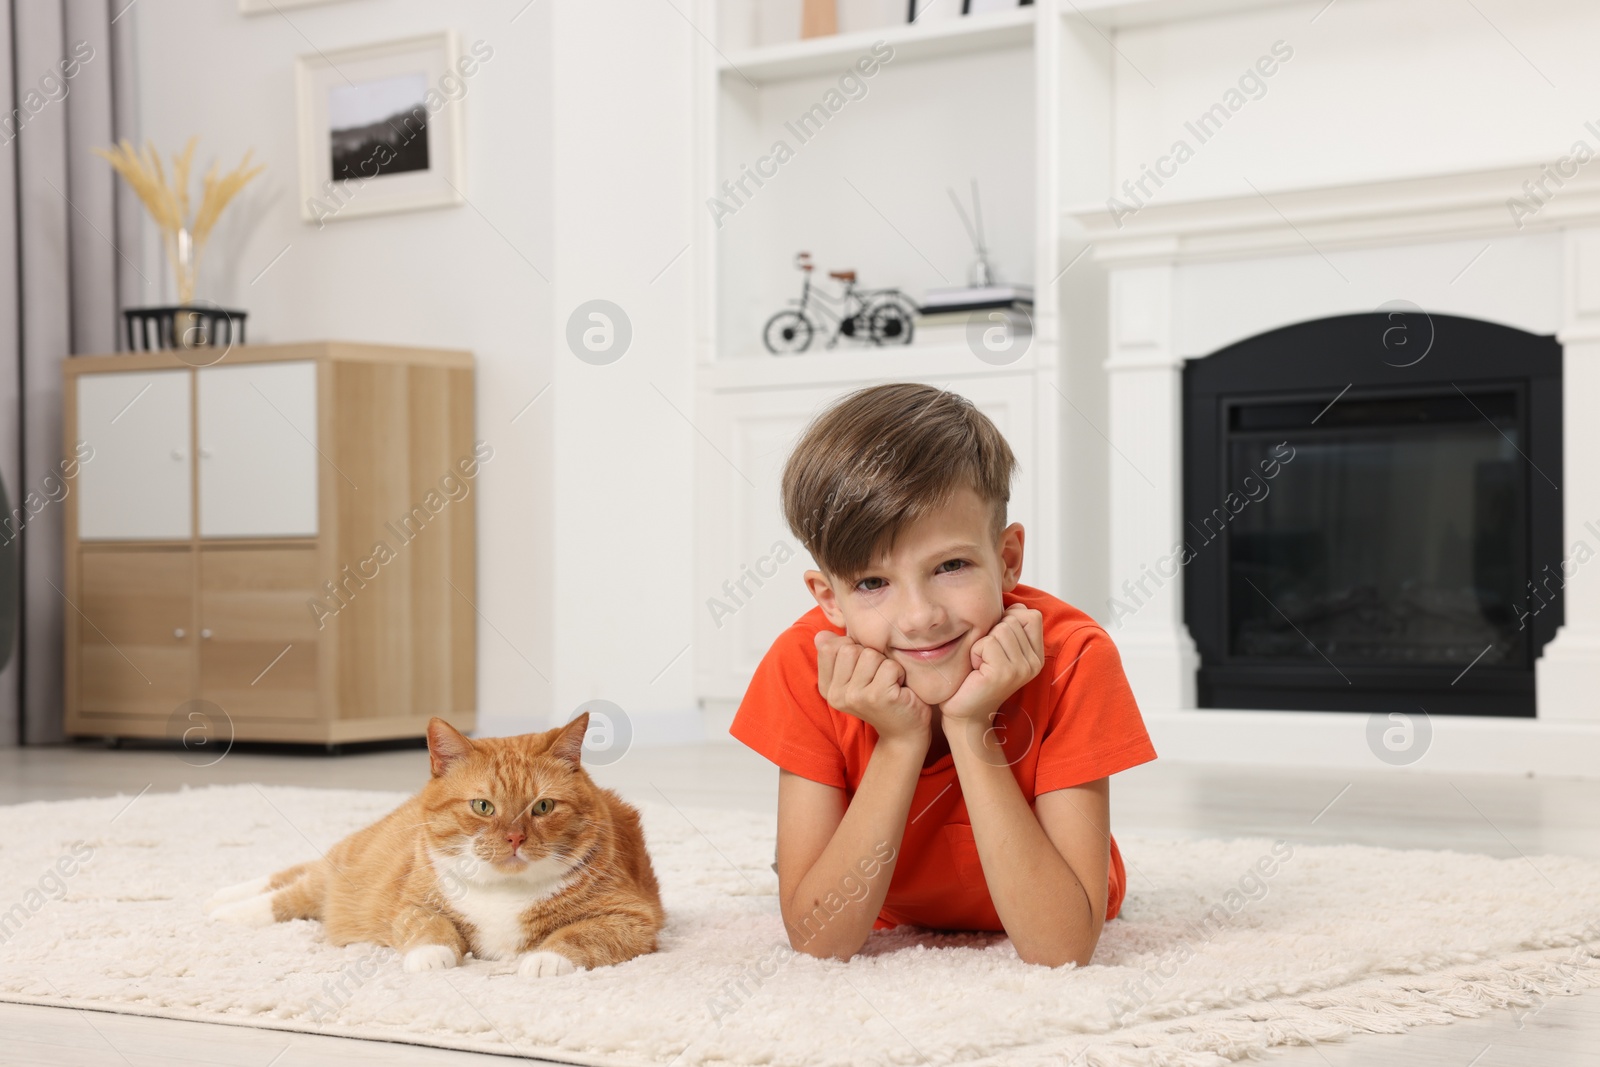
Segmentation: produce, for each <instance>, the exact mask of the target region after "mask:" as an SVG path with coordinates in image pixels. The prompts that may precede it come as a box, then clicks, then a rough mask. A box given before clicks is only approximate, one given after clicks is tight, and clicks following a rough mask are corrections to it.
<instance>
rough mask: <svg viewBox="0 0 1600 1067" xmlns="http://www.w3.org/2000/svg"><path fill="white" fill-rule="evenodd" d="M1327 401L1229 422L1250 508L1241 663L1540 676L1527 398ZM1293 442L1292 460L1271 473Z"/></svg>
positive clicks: (1244, 532)
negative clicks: (1528, 624) (1534, 628)
mask: <svg viewBox="0 0 1600 1067" xmlns="http://www.w3.org/2000/svg"><path fill="white" fill-rule="evenodd" d="M1321 407H1322V404H1321V403H1317V404H1312V405H1309V406H1308V405H1306V404H1302V403H1297V402H1289V403H1274V404H1263V403H1253V404H1248V405H1246V404H1241V405H1238V406H1235V407H1233V408H1232V409H1231V410H1230V412H1229V421H1228V426H1229V432H1228V445H1227V449H1226V453H1225V454H1226V456H1227V461H1226V462H1227V466H1228V473H1227V477H1226V479H1225V482H1224V484H1226V485H1229V486H1235V487H1240V486H1242V487H1244V488H1243V490H1241V492H1240V493H1239V496H1238V498H1237V499H1243V500H1245V504H1244V506H1243V508H1242V510H1240V511H1239V512H1238V514H1236V515H1234V516H1232V518H1231V520H1230V521H1228V523H1227V530H1228V561H1229V568H1228V572H1229V577H1228V583H1227V619H1228V634H1227V636H1228V654H1229V656H1230V657H1233V658H1245V659H1253V660H1254V659H1262V658H1270V659H1274V660H1278V661H1280V662H1282V661H1286V660H1287V661H1294V660H1306V661H1311V662H1315V663H1319V664H1320V663H1323V662H1324V660H1323V657H1324V656H1325V657H1327V660H1329V661H1331V662H1332V663H1334V664H1335V665H1337V666H1347V665H1348V666H1400V665H1406V666H1457V665H1459V666H1460V667H1463V668H1465V667H1466V666H1467V665H1468V664H1474V665H1475V666H1476V667H1488V666H1496V665H1499V666H1508V667H1527V666H1529V664H1530V663H1531V656H1530V652H1529V647H1528V644H1527V633H1528V631H1527V630H1526V629H1525V628H1523V627H1521V626H1519V622H1520V621H1521V620H1520V612H1519V610H1518V609H1519V608H1520V609H1521V611H1523V612H1525V611H1526V610H1528V609H1527V607H1526V606H1525V604H1524V602H1525V601H1526V600H1527V599H1528V597H1527V583H1528V580H1529V575H1528V573H1527V570H1528V567H1527V563H1526V561H1527V559H1528V558H1529V557H1528V550H1527V536H1528V534H1527V528H1526V523H1527V514H1528V510H1527V486H1526V484H1525V481H1524V479H1525V478H1526V477H1528V476H1529V474H1528V471H1527V463H1526V461H1525V460H1524V459H1523V457H1522V455H1521V454H1520V453H1519V449H1523V448H1525V445H1524V442H1523V441H1521V440H1520V439H1519V428H1518V427H1519V419H1518V417H1517V396H1516V394H1515V393H1510V392H1503V393H1492V392H1483V393H1472V394H1470V395H1469V394H1447V395H1444V396H1433V397H1421V398H1418V397H1409V398H1389V399H1368V400H1360V399H1354V400H1352V399H1345V400H1340V401H1338V402H1336V403H1334V404H1333V405H1332V406H1331V407H1328V408H1327V409H1326V410H1325V411H1323V412H1322V413H1321V414H1320V415H1319V414H1318V409H1320V408H1321ZM1302 409H1304V410H1302ZM1313 417H1315V424H1314V425H1312V420H1313ZM1308 425H1311V426H1312V429H1311V430H1310V431H1309V432H1308V430H1307V427H1308ZM1282 442H1287V443H1288V444H1289V446H1291V447H1292V448H1293V450H1294V451H1293V454H1292V458H1291V459H1289V460H1288V462H1284V463H1282V466H1281V468H1280V469H1278V471H1277V473H1276V475H1275V476H1274V477H1272V478H1270V479H1263V478H1262V477H1261V472H1262V471H1263V470H1270V469H1272V468H1271V466H1270V464H1271V463H1272V461H1273V460H1274V459H1278V460H1280V461H1281V459H1282V456H1283V455H1284V454H1285V452H1284V450H1283V449H1281V448H1279V446H1280V443H1282ZM1275 448H1278V451H1276V452H1275V451H1274V449H1275ZM1264 464H1266V465H1267V466H1263V465H1264ZM1532 476H1533V477H1537V474H1534V475H1532ZM1247 477H1248V478H1249V480H1248V481H1247V480H1246V479H1247ZM1252 487H1255V488H1252ZM1262 487H1264V488H1265V492H1264V493H1263V488H1262ZM1237 499H1236V504H1235V506H1237ZM1313 646H1314V647H1313Z"/></svg>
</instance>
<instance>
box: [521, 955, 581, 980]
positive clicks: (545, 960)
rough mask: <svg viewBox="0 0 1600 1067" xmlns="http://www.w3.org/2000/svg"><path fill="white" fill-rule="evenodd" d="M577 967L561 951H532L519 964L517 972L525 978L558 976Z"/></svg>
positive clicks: (569, 972) (568, 972)
mask: <svg viewBox="0 0 1600 1067" xmlns="http://www.w3.org/2000/svg"><path fill="white" fill-rule="evenodd" d="M577 969H578V968H577V967H576V966H574V965H573V963H572V961H571V960H569V959H567V957H565V956H563V955H562V954H561V953H559V952H530V953H528V954H527V955H525V956H523V957H522V962H521V963H519V964H517V973H518V974H519V975H521V976H522V977H524V978H556V977H559V976H561V975H563V974H571V973H572V972H573V971H576V970H577Z"/></svg>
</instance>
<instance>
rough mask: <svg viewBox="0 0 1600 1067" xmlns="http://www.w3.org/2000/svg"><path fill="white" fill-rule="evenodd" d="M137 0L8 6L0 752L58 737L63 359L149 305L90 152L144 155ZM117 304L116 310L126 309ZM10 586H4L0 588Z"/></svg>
mask: <svg viewBox="0 0 1600 1067" xmlns="http://www.w3.org/2000/svg"><path fill="white" fill-rule="evenodd" d="M132 7H133V5H131V4H130V3H129V0H0V13H3V16H4V17H3V18H0V74H3V75H4V77H3V79H0V112H3V114H0V478H3V479H4V480H5V485H6V489H7V496H8V497H9V501H10V511H9V513H8V514H6V515H0V538H3V539H7V540H10V539H13V538H14V539H15V541H16V544H15V546H14V547H15V549H16V556H17V558H18V559H19V561H20V563H19V566H20V580H19V581H18V582H17V583H16V584H17V588H18V597H17V598H16V599H17V600H18V601H19V603H17V604H15V605H0V610H12V611H15V612H16V613H17V614H16V616H15V623H16V632H17V640H16V647H15V648H14V649H13V650H12V653H11V656H10V658H9V660H8V661H7V662H6V665H5V668H4V670H3V671H0V746H7V747H9V746H11V745H15V744H19V743H20V744H48V743H51V742H55V741H60V740H62V738H63V736H64V734H63V717H62V693H63V653H62V643H63V627H64V625H65V620H66V613H67V612H69V611H74V610H76V609H74V608H73V607H72V606H71V605H69V604H68V603H67V602H66V598H65V594H64V589H65V586H64V584H63V579H62V533H63V530H62V516H63V509H62V506H61V499H62V498H63V493H64V488H63V484H62V481H61V477H60V466H59V464H60V462H61V459H62V457H63V456H64V455H65V454H66V449H65V447H64V445H63V442H62V439H61V432H62V431H61V367H60V364H61V362H62V361H63V360H64V359H65V358H66V357H67V355H68V354H69V353H74V352H85V353H86V352H111V351H115V350H116V349H117V347H118V344H117V338H118V335H119V330H118V319H119V316H120V312H119V306H120V305H124V304H128V305H131V304H136V303H140V302H145V303H149V302H151V301H149V300H142V301H141V299H140V296H141V294H140V290H141V288H142V283H141V281H140V274H139V270H138V268H137V267H136V266H135V264H137V263H139V262H140V261H141V256H140V254H139V238H140V234H141V232H142V229H141V226H140V216H139V212H140V211H141V210H142V209H141V208H140V206H139V203H138V200H137V198H135V197H134V196H133V195H132V193H131V191H130V190H127V189H125V188H119V186H120V185H121V181H120V179H116V180H114V179H115V175H114V173H113V172H112V170H111V167H110V165H109V164H107V163H106V161H105V160H103V159H101V158H100V157H99V156H96V155H93V154H92V153H91V152H90V151H89V149H90V147H91V146H101V147H106V146H109V145H111V144H114V143H115V142H116V140H117V139H118V138H120V137H127V138H129V139H130V140H132V141H133V142H134V143H135V144H138V143H139V140H140V139H139V136H138V132H137V130H136V129H134V128H132V125H131V123H132V120H133V119H134V118H135V117H136V116H137V108H136V107H135V106H134V101H133V95H132V87H133V85H134V81H133V76H132V71H131V70H130V69H129V66H130V63H129V62H128V60H127V57H131V56H132V54H133V50H132V47H131V45H132V34H133V21H134V14H135V12H134V10H132ZM119 296H120V298H119ZM3 584H4V583H0V587H3Z"/></svg>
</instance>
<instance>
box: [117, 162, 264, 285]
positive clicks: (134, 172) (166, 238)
mask: <svg viewBox="0 0 1600 1067" xmlns="http://www.w3.org/2000/svg"><path fill="white" fill-rule="evenodd" d="M199 140H200V138H199V137H191V138H189V143H188V144H187V145H185V146H184V149H183V151H182V152H181V153H174V154H173V157H172V181H171V183H170V184H169V183H168V182H167V175H166V171H165V169H163V167H162V166H161V156H160V155H158V154H157V153H156V149H155V145H153V144H151V143H150V142H148V141H146V142H145V149H144V153H143V154H142V155H141V154H140V153H138V152H136V151H135V150H134V147H133V145H132V144H130V143H129V142H128V141H127V140H126V139H123V140H122V142H121V143H120V144H119V145H118V146H117V147H116V148H113V149H109V150H108V149H104V148H96V149H93V151H94V152H95V154H96V155H99V156H101V157H103V158H104V159H106V160H107V161H108V162H110V164H111V166H112V167H114V168H115V169H116V172H117V173H118V174H120V175H122V177H123V178H124V179H125V180H126V181H127V183H128V184H129V185H131V186H132V187H133V191H134V192H135V193H138V194H139V199H140V200H142V201H144V206H145V209H146V210H147V211H149V212H150V217H151V218H152V219H154V220H155V223H156V226H158V227H159V228H160V230H161V239H162V243H163V244H165V246H166V249H167V258H168V260H170V261H171V263H172V269H173V271H174V273H175V274H176V275H177V281H178V303H180V304H189V303H192V302H193V301H194V284H195V277H196V275H197V273H198V271H199V267H200V252H201V250H202V249H204V248H205V243H206V238H208V237H210V236H211V231H212V229H213V228H214V227H215V226H216V224H217V219H218V217H219V216H221V214H222V210H223V209H224V208H225V207H227V206H228V203H229V202H230V201H231V200H232V199H233V198H234V197H235V196H236V195H238V193H239V190H241V189H243V188H244V187H245V185H246V184H247V183H248V182H249V181H250V179H252V178H254V177H255V176H256V175H257V174H260V173H261V172H262V171H263V170H265V169H266V164H264V163H262V164H257V165H256V166H255V167H253V168H252V167H250V166H249V163H250V154H251V152H253V151H254V149H251V150H250V151H247V152H245V154H244V159H243V160H241V161H240V162H239V165H238V166H237V167H235V168H234V169H233V170H231V171H229V172H228V173H226V174H224V175H222V176H221V177H218V176H217V164H216V163H215V162H213V163H212V164H211V169H209V170H208V171H206V173H205V177H204V178H202V179H201V182H200V187H201V194H200V209H199V210H198V211H196V212H195V214H194V217H193V219H192V220H191V219H190V216H189V168H190V164H191V161H192V160H193V158H194V146H195V143H196V142H197V141H199Z"/></svg>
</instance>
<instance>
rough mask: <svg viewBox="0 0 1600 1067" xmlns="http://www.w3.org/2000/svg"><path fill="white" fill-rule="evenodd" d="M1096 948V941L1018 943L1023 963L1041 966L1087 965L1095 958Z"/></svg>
mask: <svg viewBox="0 0 1600 1067" xmlns="http://www.w3.org/2000/svg"><path fill="white" fill-rule="evenodd" d="M1097 940H1098V938H1097V939H1096V941H1097ZM1013 944H1015V942H1013ZM1094 949H1095V941H1090V942H1088V943H1083V942H1061V943H1059V944H1054V945H1036V944H1026V945H1016V950H1017V958H1018V959H1020V960H1022V962H1023V963H1031V964H1033V965H1035V966H1039V967H1065V966H1066V965H1067V964H1069V963H1070V964H1073V965H1075V966H1078V967H1087V966H1088V965H1089V961H1090V960H1091V959H1093V958H1094Z"/></svg>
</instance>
